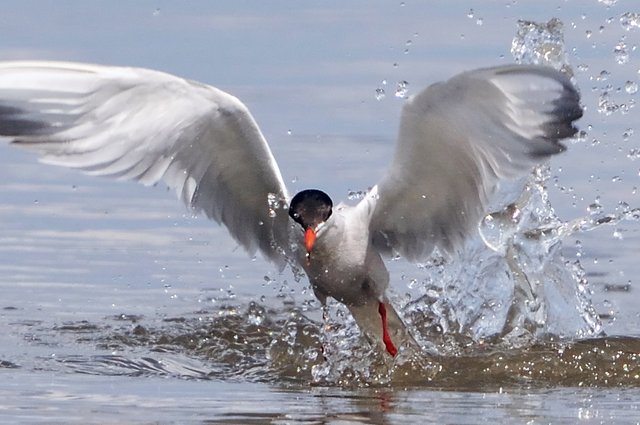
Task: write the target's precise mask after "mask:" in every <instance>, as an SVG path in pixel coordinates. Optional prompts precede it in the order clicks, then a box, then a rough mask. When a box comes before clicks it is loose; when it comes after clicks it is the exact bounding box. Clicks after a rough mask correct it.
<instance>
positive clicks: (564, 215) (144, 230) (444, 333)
mask: <svg viewBox="0 0 640 425" xmlns="http://www.w3.org/2000/svg"><path fill="white" fill-rule="evenodd" d="M610 3H611V2H610ZM629 11H630V10H628V5H625V3H624V2H622V1H619V2H617V3H616V4H613V5H611V6H607V5H606V4H604V2H603V3H601V2H597V1H591V2H587V3H585V2H578V1H576V2H571V1H569V2H564V1H563V2H555V1H543V2H536V3H531V2H527V3H523V4H520V3H510V4H507V5H505V4H492V5H490V6H489V5H487V4H486V3H483V2H475V1H469V2H462V3H456V4H453V5H451V4H449V3H446V2H436V3H433V2H430V3H429V4H428V5H426V4H425V5H422V4H418V3H414V2H392V3H389V2H375V3H372V2H370V1H367V2H364V1H363V2H352V3H350V4H349V5H347V6H345V5H344V4H342V3H340V4H338V3H331V2H330V3H326V2H322V3H313V2H312V3H306V4H304V5H293V4H292V3H289V2H284V1H282V2H269V4H268V5H267V4H266V3H265V4H262V3H251V2H240V3H238V2H216V3H215V4H209V3H207V2H192V3H190V4H180V5H178V4H174V3H169V2H167V3H164V2H156V3H139V4H136V5H127V6H125V7H115V6H113V5H111V4H110V3H108V2H104V3H101V2H93V3H84V2H76V1H63V2H56V3H51V4H42V3H41V2H28V1H27V2H21V3H20V4H17V3H16V4H15V5H10V6H5V8H3V13H2V17H1V18H0V19H1V20H2V25H0V39H1V40H3V41H2V44H1V45H0V58H2V59H24V58H28V59H45V58H46V59H60V60H78V61H88V62H98V63H107V64H120V65H135V66H144V67H150V68H156V69H161V70H164V71H167V72H172V73H175V74H178V75H182V76H185V77H188V78H193V79H197V80H200V81H203V82H206V83H210V84H213V85H216V86H219V87H221V88H223V89H224V90H228V91H230V92H232V93H234V94H236V95H238V96H239V97H240V98H241V99H242V100H243V101H245V102H246V103H247V104H248V105H249V107H250V108H251V110H252V111H253V113H254V115H255V117H256V119H257V120H258V122H259V123H260V125H261V127H262V129H263V131H264V133H265V135H266V137H267V139H268V140H269V141H270V144H271V146H272V148H273V150H274V154H275V155H276V157H277V159H278V162H279V164H280V167H281V169H282V172H283V175H284V177H285V181H287V183H288V185H289V188H290V190H291V191H292V192H294V191H296V190H298V189H302V188H305V187H316V186H319V187H322V188H324V189H326V190H327V192H328V193H330V194H331V195H332V196H333V197H334V198H335V199H346V198H347V197H348V195H349V191H359V190H364V189H366V188H367V187H369V186H370V185H371V184H373V183H375V182H376V181H377V179H378V178H379V177H380V176H381V175H382V173H383V172H384V165H385V164H386V163H387V160H388V158H389V155H391V152H392V149H393V139H394V135H395V131H396V125H397V118H398V114H399V110H400V107H401V105H402V99H401V98H398V97H396V96H395V91H396V88H397V83H398V82H402V81H407V82H408V85H407V86H406V87H407V88H408V90H409V92H408V94H411V93H415V92H416V91H417V90H418V89H419V88H420V87H424V86H426V85H427V84H429V83H431V82H433V81H437V80H439V79H443V78H447V77H448V76H450V75H452V74H454V73H456V72H460V71H463V70H466V69H471V68H476V67H480V66H488V65H494V64H499V63H507V62H510V61H511V60H512V59H511V54H510V51H509V50H510V48H511V40H512V38H513V36H514V34H515V33H516V31H517V26H516V23H517V21H518V19H528V20H536V21H540V22H546V21H548V20H549V19H550V18H551V17H553V16H556V17H558V18H560V19H561V20H562V21H563V22H564V33H565V45H566V49H567V52H568V57H569V61H570V62H571V64H572V66H573V68H574V71H575V72H576V82H577V84H578V86H579V87H580V89H581V91H582V95H583V99H584V105H585V117H584V118H583V119H582V120H581V122H580V126H581V128H582V129H584V130H585V132H586V133H585V134H584V135H583V137H581V138H580V139H576V140H575V141H573V142H570V143H569V150H568V152H567V153H566V154H563V155H562V156H560V157H558V158H556V159H554V160H553V161H552V162H551V165H550V168H549V178H548V180H546V181H545V183H544V186H545V187H546V190H547V191H548V192H545V193H548V195H549V198H550V202H551V205H552V206H553V208H554V211H553V213H554V214H553V215H554V216H555V217H556V221H554V223H555V225H556V227H555V229H556V230H557V229H559V228H561V227H562V226H561V225H562V223H567V222H572V221H574V220H578V221H580V220H583V225H582V226H579V227H578V230H577V231H575V232H573V233H570V234H568V235H566V236H562V237H560V236H558V234H553V232H551V233H550V235H551V236H549V237H550V238H551V239H549V238H547V239H545V238H544V237H540V238H539V239H537V240H538V241H540V242H539V243H533V244H531V246H530V247H529V249H530V250H529V251H527V252H529V253H539V254H540V256H539V258H542V259H544V260H545V261H544V262H543V263H544V264H545V266H544V267H542V270H543V273H541V274H537V275H536V276H543V277H546V278H541V280H540V282H541V284H540V287H539V290H540V291H541V292H539V294H543V295H544V296H543V299H544V300H545V303H546V304H544V305H545V306H547V307H549V308H547V310H545V315H542V316H541V315H540V314H538V315H536V314H531V316H526V315H525V316H526V317H528V319H530V320H527V321H520V322H518V321H517V320H516V321H515V322H514V323H515V324H516V325H518V326H520V327H524V328H526V329H527V332H530V336H532V337H531V338H524V339H523V338H522V335H516V334H515V333H513V332H505V333H506V334H508V335H509V337H508V338H491V334H492V332H493V330H494V328H495V327H496V326H502V324H503V323H504V315H503V314H502V313H504V312H505V305H501V306H498V307H496V308H494V309H493V310H490V309H486V304H483V302H482V298H481V297H480V295H482V294H484V295H487V294H488V292H486V291H490V290H493V288H495V287H499V288H502V290H501V291H496V292H495V293H493V292H491V294H492V296H493V297H494V298H493V299H502V298H500V297H506V296H511V295H510V294H512V292H510V291H511V290H506V289H504V288H505V287H504V286H501V285H493V286H492V285H490V284H491V283H492V282H494V280H491V279H485V280H484V286H481V285H480V286H474V285H475V284H471V283H469V282H468V281H467V280H465V279H462V280H460V279H459V280H460V282H467V285H469V286H463V287H462V288H463V289H464V288H468V287H471V288H476V289H477V290H476V291H475V292H473V291H470V292H465V291H464V290H459V291H458V292H455V291H453V292H451V291H449V292H447V294H446V296H445V295H443V292H442V291H443V290H445V289H447V288H448V286H447V285H446V283H447V282H452V281H455V278H454V277H455V276H458V277H460V276H463V277H465V276H466V275H464V273H462V274H461V273H458V272H459V271H461V270H462V271H463V272H464V271H466V273H470V272H469V270H470V268H469V267H463V266H464V264H465V263H464V261H465V260H467V261H468V263H467V264H471V262H472V261H473V259H477V258H479V257H477V256H474V255H475V253H474V252H473V251H470V253H468V255H469V259H463V260H458V263H456V262H453V263H451V264H449V263H447V264H446V265H445V266H444V267H440V266H439V265H438V264H437V261H434V262H433V263H432V264H431V265H430V266H427V267H417V266H414V265H410V264H407V263H405V262H403V261H392V262H391V263H390V269H391V271H392V273H393V277H392V282H393V283H392V285H393V296H394V300H395V302H396V303H397V304H398V305H400V306H402V307H403V311H404V314H405V317H406V318H407V319H408V320H409V321H410V323H411V326H412V328H413V331H414V332H415V334H416V337H417V338H418V339H419V341H420V342H421V343H422V344H423V346H424V347H423V348H424V350H423V351H420V352H417V353H416V352H414V351H412V350H410V349H406V350H404V351H403V352H402V353H401V354H400V356H399V358H398V359H396V361H395V362H393V361H391V360H390V359H389V358H388V357H385V356H384V355H380V354H379V353H376V352H375V351H374V350H372V349H371V348H370V347H369V346H368V345H367V343H366V341H365V340H363V339H362V338H361V337H360V336H359V334H358V332H357V330H356V329H355V327H354V325H353V322H352V321H351V320H350V319H349V317H348V316H347V315H345V314H344V311H342V309H341V308H340V307H339V306H336V305H332V306H331V321H330V322H329V326H328V329H326V328H324V325H325V324H323V322H322V320H321V314H320V310H319V306H318V305H317V302H316V301H315V300H314V299H313V295H312V294H311V292H310V290H309V289H308V288H307V284H306V281H304V280H301V281H297V280H296V277H295V276H294V275H293V274H291V272H290V271H287V272H285V273H284V274H280V273H278V272H277V271H276V270H274V269H273V267H272V266H271V265H269V264H268V263H266V262H265V261H263V260H262V259H261V258H250V257H248V256H247V255H246V254H245V253H244V252H243V251H242V249H241V248H238V247H237V246H236V244H235V243H234V242H233V241H232V240H231V239H230V238H229V236H228V235H227V234H226V231H225V230H224V229H221V228H219V227H217V226H216V225H215V224H213V223H209V222H207V221H206V220H204V219H201V218H194V217H191V215H190V214H189V212H187V211H185V209H184V208H183V207H182V206H181V205H179V204H178V202H176V200H175V199H174V196H173V194H172V193H168V192H167V191H166V190H164V189H163V188H161V187H156V188H144V187H138V186H137V185H135V184H131V183H123V182H111V181H106V180H100V179H94V178H90V177H86V176H83V175H81V174H79V173H76V172H73V171H69V170H61V169H57V168H54V167H49V166H43V165H40V164H37V162H36V161H35V159H34V158H33V157H32V156H31V155H29V154H28V153H24V152H19V151H17V150H14V149H13V148H11V147H9V146H6V145H5V144H0V182H1V183H0V288H1V290H2V297H1V298H0V328H1V329H2V332H0V347H1V348H0V375H1V377H0V399H1V400H2V402H1V403H0V421H2V422H4V423H115V422H118V423H376V424H377V423H409V422H419V423H483V422H486V423H507V422H513V423H576V422H584V423H613V422H615V423H636V422H638V421H639V420H640V419H639V417H640V415H638V412H637V407H636V406H637V405H636V404H635V403H634V400H637V399H638V396H639V395H640V393H639V391H638V379H640V378H639V375H640V371H639V366H638V365H639V362H638V355H639V353H640V342H639V341H640V340H638V337H639V333H638V329H640V326H639V325H640V309H639V308H638V305H639V304H638V295H637V285H638V281H637V280H638V276H639V275H640V273H639V272H640V270H639V268H638V262H637V248H638V246H639V241H638V231H639V230H640V225H639V223H638V220H637V217H635V216H634V212H633V211H634V208H637V207H638V206H640V202H638V198H637V197H638V195H637V190H636V186H637V185H638V163H637V154H636V153H635V152H636V151H635V150H634V149H638V148H639V146H638V135H637V131H635V132H634V125H635V123H636V122H638V112H637V111H638V109H637V108H634V107H633V106H634V103H635V102H636V101H637V96H638V95H637V94H636V93H635V92H633V86H632V85H629V84H628V82H631V83H633V82H636V83H637V82H638V79H639V74H638V69H639V67H640V63H639V62H638V57H637V51H635V50H634V49H633V45H634V44H637V40H638V34H639V32H638V31H640V30H638V28H637V27H631V26H630V27H629V30H627V29H625V27H623V25H622V24H621V21H620V17H621V16H622V15H623V13H625V12H629ZM631 12H633V11H631ZM601 27H602V28H601ZM625 51H627V52H628V58H625V55H624V54H623V53H624V52H625ZM621 52H622V53H621ZM603 71H606V72H604V73H603ZM376 89H383V90H384V91H385V96H384V98H381V96H379V94H380V92H379V91H378V92H376ZM376 93H377V94H378V96H377V97H378V98H380V100H378V99H377V98H376ZM336 153H339V154H336ZM535 205H542V204H535ZM544 214H551V212H550V211H549V210H545V213H544ZM544 214H543V215H544ZM538 224H539V223H538ZM538 224H536V225H538ZM558 226H560V227H558ZM554 238H555V239H554ZM545 241H553V242H554V243H553V244H551V245H552V249H547V247H545V245H544V242H545ZM556 242H558V243H557V244H556ZM543 247H544V249H543V250H542V251H541V250H540V249H542V248H543ZM482 255H484V257H482V258H483V259H485V264H487V263H488V262H490V261H492V258H493V257H491V256H489V254H486V253H485V254H482ZM577 262H579V264H578V263H577ZM495 264H501V266H500V267H504V263H498V262H497V263H495ZM520 266H522V264H520ZM527 270H528V271H527V272H528V273H534V270H533V269H527ZM580 273H583V274H580ZM443 275H444V276H446V277H447V278H448V279H442V278H439V276H440V277H441V276H443ZM530 275H531V276H533V274H530ZM560 278H562V279H560ZM554 279H555V280H554ZM581 279H582V280H581ZM495 282H497V280H496V281H495ZM554 282H555V283H554ZM558 282H560V283H558ZM507 284H509V283H507ZM510 284H511V285H512V286H513V287H514V288H515V287H516V285H515V284H513V282H512V281H511V283H510ZM579 285H584V287H583V288H582V289H581V290H579ZM457 287H458V288H460V287H461V286H460V285H458V286H457ZM509 288H511V287H509ZM465 290H466V289H465ZM563 291H564V292H563ZM563 294H564V295H563ZM576 294H581V295H576ZM429 297H431V298H429ZM505 299H508V298H505ZM434 300H436V301H434ZM444 300H446V302H444ZM525 301H527V300H522V302H523V303H524V302H525ZM498 304H499V303H498ZM498 304H496V305H498ZM523 305H524V304H523ZM526 305H530V304H526ZM554 308H555V310H554ZM589 308H592V310H589ZM474 309H475V310H474ZM478 311H480V312H482V313H483V314H484V316H483V315H480V316H477V317H476V316H474V312H478ZM489 311H491V312H492V313H491V314H494V316H491V315H490V314H487V313H488V312H489ZM589 312H590V313H589ZM591 313H593V315H592V316H590V314H591ZM525 316H517V317H525ZM585 317H589V318H594V320H596V321H599V322H598V326H597V329H595V328H594V324H593V322H589V321H588V320H585ZM505 329H506V328H505ZM510 329H512V328H510Z"/></svg>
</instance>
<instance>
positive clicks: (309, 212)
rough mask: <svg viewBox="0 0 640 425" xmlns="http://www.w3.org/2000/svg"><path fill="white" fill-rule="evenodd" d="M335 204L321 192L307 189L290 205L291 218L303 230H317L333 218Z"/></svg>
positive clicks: (295, 197)
mask: <svg viewBox="0 0 640 425" xmlns="http://www.w3.org/2000/svg"><path fill="white" fill-rule="evenodd" d="M332 208H333V202H332V201H331V198H329V195H327V194H326V193H324V192H323V191H321V190H317V189H307V190H303V191H302V192H298V193H297V194H296V196H294V197H293V199H292V200H291V205H289V216H290V217H291V218H292V219H294V220H295V221H296V223H299V224H300V225H301V226H302V227H303V228H305V229H306V228H309V227H310V228H315V227H316V226H317V225H318V224H320V223H322V222H324V221H327V219H328V218H329V217H330V216H331V212H332V210H331V209H332Z"/></svg>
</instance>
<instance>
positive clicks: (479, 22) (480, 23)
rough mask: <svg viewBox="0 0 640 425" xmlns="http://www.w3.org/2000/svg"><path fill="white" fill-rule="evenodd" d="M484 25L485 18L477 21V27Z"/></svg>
mask: <svg viewBox="0 0 640 425" xmlns="http://www.w3.org/2000/svg"><path fill="white" fill-rule="evenodd" d="M482 24H484V19H483V18H478V19H476V25H477V26H479V27H480V26H482Z"/></svg>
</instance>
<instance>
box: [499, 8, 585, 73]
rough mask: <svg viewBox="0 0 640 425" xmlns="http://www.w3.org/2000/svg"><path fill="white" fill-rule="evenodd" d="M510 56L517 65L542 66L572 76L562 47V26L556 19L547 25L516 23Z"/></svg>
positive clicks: (528, 22)
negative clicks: (516, 27) (516, 29)
mask: <svg viewBox="0 0 640 425" xmlns="http://www.w3.org/2000/svg"><path fill="white" fill-rule="evenodd" d="M511 54H512V55H513V58H514V59H515V61H516V62H517V63H527V64H544V65H548V66H551V67H553V68H555V69H558V70H560V71H562V72H563V73H565V74H566V75H567V76H569V77H572V76H573V70H572V69H571V67H570V66H569V61H568V59H567V53H566V51H565V47H564V33H563V24H562V21H560V20H559V19H558V18H552V19H550V20H549V22H547V23H538V22H532V21H523V20H521V21H518V31H517V33H516V35H515V37H514V38H513V41H512V42H511Z"/></svg>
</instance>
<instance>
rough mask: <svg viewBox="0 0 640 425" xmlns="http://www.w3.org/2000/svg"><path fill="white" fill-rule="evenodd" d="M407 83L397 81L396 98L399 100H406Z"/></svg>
mask: <svg viewBox="0 0 640 425" xmlns="http://www.w3.org/2000/svg"><path fill="white" fill-rule="evenodd" d="M408 85H409V83H408V82H406V81H404V80H402V81H398V84H396V94H395V96H396V97H399V98H406V97H407V92H408V91H409V89H408V87H407V86H408Z"/></svg>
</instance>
